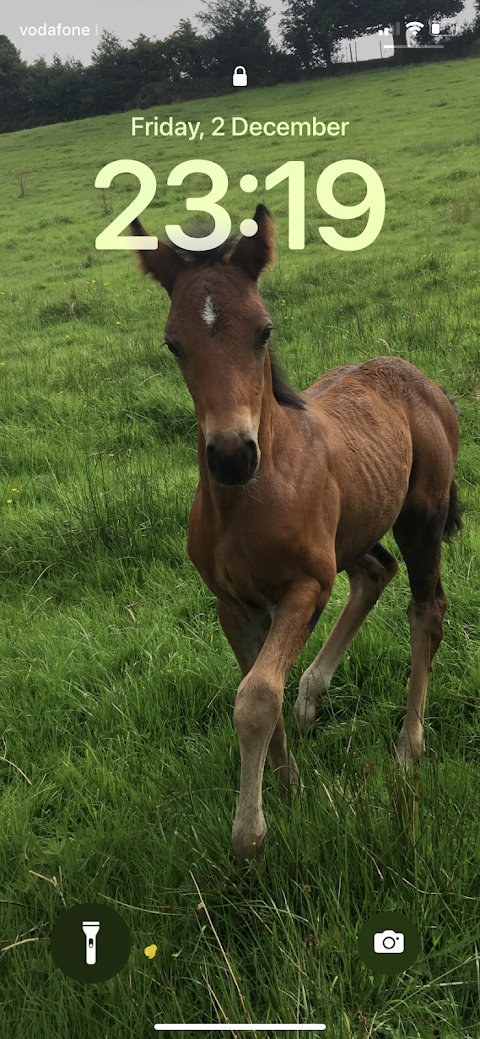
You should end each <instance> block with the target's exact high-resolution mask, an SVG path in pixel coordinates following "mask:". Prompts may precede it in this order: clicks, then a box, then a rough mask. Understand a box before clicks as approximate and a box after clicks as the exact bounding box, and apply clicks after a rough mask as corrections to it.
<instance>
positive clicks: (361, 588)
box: [294, 544, 398, 730]
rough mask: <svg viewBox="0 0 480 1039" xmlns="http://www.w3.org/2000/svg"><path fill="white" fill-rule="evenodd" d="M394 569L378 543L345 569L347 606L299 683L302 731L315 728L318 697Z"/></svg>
mask: <svg viewBox="0 0 480 1039" xmlns="http://www.w3.org/2000/svg"><path fill="white" fill-rule="evenodd" d="M397 568H398V564H397V561H396V559H394V557H393V556H392V555H391V554H390V552H387V550H386V548H384V547H383V545H380V544H377V545H374V547H373V548H372V550H371V551H370V552H368V553H367V554H366V555H364V556H361V558H360V559H359V560H358V561H357V562H356V564H355V566H353V567H351V568H350V569H349V570H347V574H348V578H349V581H350V595H349V598H348V601H347V604H346V606H345V607H344V609H343V611H342V613H341V614H340V617H339V618H338V620H337V623H336V624H335V627H334V628H333V629H332V631H331V632H330V635H329V636H328V639H327V641H326V642H325V644H324V646H323V647H322V649H321V650H320V653H319V654H318V657H316V659H315V660H314V661H313V663H312V664H310V667H307V670H306V671H305V672H304V674H303V675H302V678H301V680H300V686H299V692H298V697H297V702H296V704H295V707H294V711H295V715H296V718H297V721H298V723H299V725H300V728H301V729H304V730H305V729H308V728H311V727H312V726H313V725H315V714H316V705H317V700H318V698H319V696H321V695H322V694H323V693H325V692H326V691H327V690H328V687H329V685H330V682H331V680H332V676H333V674H334V672H335V671H336V669H337V667H338V665H339V663H340V661H341V660H342V659H343V656H344V653H345V652H346V650H347V649H348V647H349V645H350V643H351V641H352V639H353V637H354V635H356V633H357V631H358V630H359V628H360V627H361V626H362V624H363V622H364V620H365V617H366V616H367V614H368V613H369V612H370V610H371V609H372V606H374V605H375V603H376V601H377V599H378V598H379V596H380V595H381V594H382V592H383V590H384V588H385V587H386V586H387V584H388V583H389V581H391V580H392V577H394V576H395V574H396V572H397Z"/></svg>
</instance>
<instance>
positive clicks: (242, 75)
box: [233, 65, 247, 87]
mask: <svg viewBox="0 0 480 1039" xmlns="http://www.w3.org/2000/svg"><path fill="white" fill-rule="evenodd" d="M233 85H234V87H246V85H247V70H246V68H245V66H244V65H237V66H236V67H235V68H234V70H233Z"/></svg>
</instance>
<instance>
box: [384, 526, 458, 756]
mask: <svg viewBox="0 0 480 1039" xmlns="http://www.w3.org/2000/svg"><path fill="white" fill-rule="evenodd" d="M446 512H447V506H445V509H444V510H443V511H439V512H438V513H437V514H435V515H431V514H430V515H429V513H428V512H426V511H423V512H422V511H421V510H419V509H415V508H414V507H412V506H411V507H410V508H408V509H407V510H405V508H404V510H403V511H402V513H401V514H400V516H399V518H398V520H397V522H396V524H395V526H394V527H393V533H394V536H395V540H396V542H397V544H398V547H399V549H400V551H401V553H402V555H403V558H404V560H405V563H406V566H407V570H408V578H409V581H410V588H411V591H412V598H411V600H410V603H409V606H408V609H407V616H408V620H409V624H410V644H411V647H412V671H411V675H410V682H409V686H408V695H407V707H406V712H405V719H404V722H403V726H402V730H401V733H400V739H399V741H398V744H397V750H396V754H397V758H398V760H399V761H400V762H401V763H402V764H404V765H410V764H411V763H412V762H413V761H417V760H418V758H419V757H420V755H421V753H422V750H423V748H424V744H423V717H424V711H425V701H426V698H427V686H428V676H429V673H430V671H431V670H432V668H431V664H432V660H433V658H434V656H435V653H436V652H437V649H438V647H439V645H440V643H441V641H442V638H443V616H444V613H445V610H446V607H447V600H446V598H445V593H444V591H443V588H442V582H441V577H440V556H441V548H442V534H443V528H444V525H445V517H446Z"/></svg>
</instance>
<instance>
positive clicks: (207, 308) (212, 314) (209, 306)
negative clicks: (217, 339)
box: [202, 296, 217, 332]
mask: <svg viewBox="0 0 480 1039" xmlns="http://www.w3.org/2000/svg"><path fill="white" fill-rule="evenodd" d="M202 317H203V320H204V322H205V324H206V326H207V328H208V330H209V332H211V331H212V329H213V328H214V327H215V325H216V322H217V314H216V311H215V307H214V305H213V300H212V297H211V296H207V298H206V300H205V303H204V306H203V310H202Z"/></svg>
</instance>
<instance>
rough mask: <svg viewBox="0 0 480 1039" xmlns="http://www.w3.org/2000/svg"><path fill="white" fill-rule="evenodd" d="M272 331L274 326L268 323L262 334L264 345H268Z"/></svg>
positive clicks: (261, 338)
mask: <svg viewBox="0 0 480 1039" xmlns="http://www.w3.org/2000/svg"><path fill="white" fill-rule="evenodd" d="M271 331H272V326H271V325H268V326H267V328H264V330H263V332H262V334H261V336H260V343H261V345H262V346H266V345H267V343H268V340H269V339H270V332H271Z"/></svg>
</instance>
